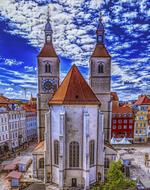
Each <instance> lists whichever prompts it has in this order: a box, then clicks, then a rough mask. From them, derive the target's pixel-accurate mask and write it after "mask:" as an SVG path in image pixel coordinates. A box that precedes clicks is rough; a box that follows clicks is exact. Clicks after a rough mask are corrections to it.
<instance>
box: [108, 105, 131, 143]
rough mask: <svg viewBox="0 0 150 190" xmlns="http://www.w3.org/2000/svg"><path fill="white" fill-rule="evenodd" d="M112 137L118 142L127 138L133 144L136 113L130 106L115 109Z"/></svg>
mask: <svg viewBox="0 0 150 190" xmlns="http://www.w3.org/2000/svg"><path fill="white" fill-rule="evenodd" d="M111 136H112V137H114V138H116V140H121V139H123V138H124V137H126V138H127V140H129V141H131V142H133V138H134V113H133V110H132V108H131V107H129V106H128V105H124V106H114V107H113V109H112V129H111Z"/></svg>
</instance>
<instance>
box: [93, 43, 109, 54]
mask: <svg viewBox="0 0 150 190" xmlns="http://www.w3.org/2000/svg"><path fill="white" fill-rule="evenodd" d="M91 57H111V56H110V55H109V53H108V51H107V49H106V47H105V45H104V44H96V47H95V49H94V52H93V54H92V56H91Z"/></svg>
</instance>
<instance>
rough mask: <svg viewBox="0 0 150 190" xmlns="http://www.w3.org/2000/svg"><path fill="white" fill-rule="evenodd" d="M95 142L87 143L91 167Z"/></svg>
mask: <svg viewBox="0 0 150 190" xmlns="http://www.w3.org/2000/svg"><path fill="white" fill-rule="evenodd" d="M94 150H95V141H94V140H91V141H90V143H89V153H90V166H91V165H94V160H95V159H94V158H95V156H94V154H95V151H94Z"/></svg>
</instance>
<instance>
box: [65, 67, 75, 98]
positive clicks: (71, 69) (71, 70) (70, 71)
mask: <svg viewBox="0 0 150 190" xmlns="http://www.w3.org/2000/svg"><path fill="white" fill-rule="evenodd" d="M73 69H74V65H73V67H72V68H70V70H69V73H70V78H71V75H72V72H73ZM69 73H68V74H69ZM66 77H67V75H66ZM66 77H65V78H66ZM64 81H65V80H64ZM70 82H71V80H69V83H68V86H67V89H66V93H65V97H66V94H67V92H68V88H69V85H70Z"/></svg>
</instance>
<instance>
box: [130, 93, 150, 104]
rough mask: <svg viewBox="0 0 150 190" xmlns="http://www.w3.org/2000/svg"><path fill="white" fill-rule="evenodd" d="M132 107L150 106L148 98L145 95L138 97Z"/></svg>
mask: <svg viewBox="0 0 150 190" xmlns="http://www.w3.org/2000/svg"><path fill="white" fill-rule="evenodd" d="M134 105H150V98H148V97H147V96H146V95H142V96H139V97H138V100H137V101H136V102H135V103H134Z"/></svg>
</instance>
